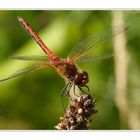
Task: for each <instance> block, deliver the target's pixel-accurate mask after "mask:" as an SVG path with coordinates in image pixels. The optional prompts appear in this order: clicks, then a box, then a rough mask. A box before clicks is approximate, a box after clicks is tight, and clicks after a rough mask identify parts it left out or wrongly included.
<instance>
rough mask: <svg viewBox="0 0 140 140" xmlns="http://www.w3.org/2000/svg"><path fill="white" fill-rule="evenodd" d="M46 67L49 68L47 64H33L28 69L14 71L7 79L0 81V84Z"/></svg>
mask: <svg viewBox="0 0 140 140" xmlns="http://www.w3.org/2000/svg"><path fill="white" fill-rule="evenodd" d="M47 66H49V65H48V64H47V63H37V64H34V65H32V66H30V67H27V68H23V69H20V70H18V71H16V72H15V73H13V74H12V75H11V76H9V77H7V78H5V79H2V80H0V82H4V81H6V80H10V79H12V78H15V77H17V76H21V75H24V74H26V73H29V72H34V71H36V70H39V69H42V68H45V67H47Z"/></svg>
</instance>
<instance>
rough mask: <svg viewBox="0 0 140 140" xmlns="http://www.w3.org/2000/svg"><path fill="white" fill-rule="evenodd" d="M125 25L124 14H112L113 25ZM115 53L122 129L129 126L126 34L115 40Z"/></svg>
mask: <svg viewBox="0 0 140 140" xmlns="http://www.w3.org/2000/svg"><path fill="white" fill-rule="evenodd" d="M116 24H117V25H118V24H119V25H120V24H122V25H123V24H124V19H123V12H122V11H113V12H112V25H113V26H115V25H116ZM113 45H114V53H115V78H116V94H115V95H116V97H115V102H116V106H117V107H118V110H119V115H120V122H121V123H120V125H121V126H120V127H121V128H122V129H123V128H126V126H128V103H127V68H128V67H127V65H128V62H127V60H128V59H127V49H126V38H125V32H122V33H120V34H119V35H118V36H115V37H114V39H113Z"/></svg>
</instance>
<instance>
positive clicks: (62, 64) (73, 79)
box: [0, 17, 128, 95]
mask: <svg viewBox="0 0 140 140" xmlns="http://www.w3.org/2000/svg"><path fill="white" fill-rule="evenodd" d="M18 21H19V22H20V23H21V25H23V28H24V29H25V30H26V31H27V32H28V33H29V35H30V36H31V37H32V38H33V39H34V40H35V41H36V42H37V44H38V45H39V46H40V47H41V49H42V50H43V51H44V53H45V54H46V55H45V56H13V57H11V58H12V59H17V60H31V61H36V63H35V64H34V65H31V66H30V67H27V68H23V69H20V70H18V71H16V72H15V73H13V74H12V75H11V76H9V77H7V78H5V79H2V80H0V82H4V81H7V80H10V79H12V78H15V77H17V76H21V75H24V74H26V73H29V72H34V71H36V70H40V69H43V68H47V67H50V66H52V67H54V68H55V69H56V70H57V71H58V73H59V74H60V75H61V76H62V77H64V78H65V79H67V81H68V82H67V84H66V85H65V87H64V88H63V89H62V91H61V95H63V94H64V95H67V94H68V93H69V91H70V89H71V88H72V86H73V87H74V88H75V86H77V87H78V88H79V89H80V90H82V88H83V87H87V88H88V90H89V87H88V86H87V84H88V82H89V76H88V73H87V72H86V71H80V70H79V69H78V67H77V64H79V63H87V62H92V61H95V60H101V59H105V58H109V57H111V56H112V55H113V53H111V54H104V55H102V56H96V57H95V56H94V57H93V56H89V55H87V52H89V51H90V50H91V49H94V48H96V47H98V46H100V45H101V43H103V42H104V41H106V40H108V39H111V38H112V37H113V36H116V35H118V34H119V33H121V32H123V31H125V30H127V29H128V26H127V25H117V26H115V27H113V28H111V29H108V30H106V31H104V32H101V33H98V34H96V35H92V36H90V37H88V38H87V39H85V40H83V41H81V42H80V43H78V44H77V45H76V46H75V47H74V48H73V49H72V50H71V52H70V53H69V55H68V56H67V58H60V57H59V56H57V55H56V54H54V53H53V52H52V51H51V50H50V49H49V48H48V47H47V46H46V45H45V44H44V42H43V41H42V40H41V38H40V37H39V36H38V35H37V33H36V32H34V30H33V29H32V27H31V26H30V25H29V24H28V23H27V22H26V21H25V19H24V18H22V17H18ZM82 91H83V90H82ZM83 92H84V91H83ZM74 93H75V92H74Z"/></svg>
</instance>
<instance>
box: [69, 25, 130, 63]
mask: <svg viewBox="0 0 140 140" xmlns="http://www.w3.org/2000/svg"><path fill="white" fill-rule="evenodd" d="M127 29H128V26H127V25H124V24H122V25H118V26H115V27H113V28H111V29H108V30H106V31H105V32H101V33H98V34H96V35H92V36H90V37H89V38H87V39H85V40H83V41H82V42H80V43H79V44H77V45H76V46H75V47H74V48H73V49H72V50H71V52H70V54H69V55H68V58H69V59H70V60H72V61H76V60H77V59H79V58H81V57H82V56H84V55H85V54H86V53H87V52H88V51H89V50H90V49H91V48H92V49H93V48H96V47H98V46H99V45H100V44H101V43H103V42H104V41H106V40H108V39H110V38H112V37H113V36H115V35H118V34H119V33H121V32H123V31H125V30H127Z"/></svg>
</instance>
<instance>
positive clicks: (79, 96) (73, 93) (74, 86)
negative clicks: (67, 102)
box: [73, 85, 80, 97]
mask: <svg viewBox="0 0 140 140" xmlns="http://www.w3.org/2000/svg"><path fill="white" fill-rule="evenodd" d="M73 94H74V95H75V96H76V97H80V96H79V95H77V94H76V92H75V85H73Z"/></svg>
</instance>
